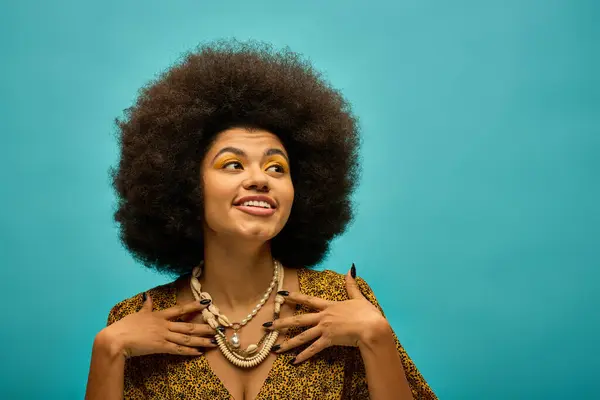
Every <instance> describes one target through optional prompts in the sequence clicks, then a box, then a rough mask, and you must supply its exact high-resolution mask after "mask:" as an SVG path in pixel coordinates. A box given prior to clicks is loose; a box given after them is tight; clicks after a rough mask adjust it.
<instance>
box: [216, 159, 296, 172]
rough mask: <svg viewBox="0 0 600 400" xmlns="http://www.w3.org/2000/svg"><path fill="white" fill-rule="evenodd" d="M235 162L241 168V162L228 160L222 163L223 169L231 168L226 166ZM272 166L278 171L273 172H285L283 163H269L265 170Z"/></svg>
mask: <svg viewBox="0 0 600 400" xmlns="http://www.w3.org/2000/svg"><path fill="white" fill-rule="evenodd" d="M236 164H237V165H239V166H240V167H242V168H243V165H242V163H241V162H239V161H229V162H227V163H225V164H223V167H222V168H223V169H231V168H228V167H229V166H230V165H236ZM273 167H276V168H278V171H274V172H277V173H280V174H283V173H284V172H285V167H284V166H283V165H280V164H271V165H269V167H268V168H267V170H269V169H270V168H273ZM233 169H239V168H233Z"/></svg>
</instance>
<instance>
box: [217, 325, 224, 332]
mask: <svg viewBox="0 0 600 400" xmlns="http://www.w3.org/2000/svg"><path fill="white" fill-rule="evenodd" d="M217 329H218V330H220V331H221V332H223V333H225V327H224V326H219V327H218V328H217Z"/></svg>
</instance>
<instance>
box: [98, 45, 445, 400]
mask: <svg viewBox="0 0 600 400" xmlns="http://www.w3.org/2000/svg"><path fill="white" fill-rule="evenodd" d="M117 123H118V127H119V130H120V139H121V140H120V145H121V159H120V163H119V165H118V168H117V169H116V170H115V171H113V181H114V187H115V189H116V192H117V194H118V199H119V203H118V209H117V211H116V214H115V219H116V221H118V222H119V223H120V229H121V239H122V241H123V243H124V244H125V246H126V247H127V248H128V249H129V250H130V251H131V253H132V254H133V255H134V256H135V257H136V259H137V260H139V261H140V262H142V263H143V264H144V265H146V266H148V267H152V268H155V269H156V270H158V271H160V272H165V273H169V274H171V275H174V276H176V277H177V279H176V280H174V281H173V282H171V283H169V284H166V285H162V286H159V287H155V288H153V289H150V290H148V291H147V292H145V293H141V294H138V295H136V296H134V297H131V298H129V299H127V300H124V301H122V302H120V303H119V304H117V305H116V306H114V307H113V309H112V310H111V311H110V314H109V318H108V326H107V327H106V328H104V329H103V330H102V331H101V332H99V333H98V335H97V336H96V338H95V341H94V345H93V350H92V361H91V368H90V375H89V380H88V387H87V395H86V398H88V399H102V400H106V399H116V398H122V397H123V394H124V396H125V397H126V398H131V399H142V398H178V399H180V398H181V399H184V398H185V399H192V398H193V399H231V398H234V399H238V400H240V399H267V398H269V399H271V398H275V399H340V398H344V399H367V398H371V399H374V400H379V399H410V398H415V399H417V398H419V399H433V398H435V395H434V394H433V392H432V391H431V389H430V388H429V387H428V385H427V383H426V382H425V381H424V379H423V377H422V376H421V374H420V373H419V372H418V370H417V369H416V368H415V366H414V365H413V363H412V361H411V360H410V358H409V357H408V356H407V354H406V352H405V351H404V349H403V348H402V346H401V345H400V343H399V342H398V339H397V338H396V336H395V334H394V332H393V331H392V329H391V327H390V325H389V324H388V322H387V320H386V319H385V317H384V316H383V314H382V311H381V308H380V307H379V305H378V303H377V301H376V299H375V296H374V295H373V292H372V291H371V289H370V288H369V286H368V285H367V284H366V283H365V282H364V280H362V279H360V278H357V277H356V267H355V266H354V265H352V268H351V269H350V271H349V272H348V274H347V275H346V276H343V275H339V274H337V273H335V272H332V271H324V272H316V271H313V270H311V269H309V268H310V267H311V266H313V265H315V264H317V263H318V262H319V261H320V260H321V259H322V258H323V257H324V255H325V254H326V252H327V250H328V246H329V242H330V241H331V239H332V238H333V237H335V236H336V235H339V234H341V233H342V232H343V231H344V229H345V227H346V226H347V224H348V222H349V221H350V220H351V216H352V212H351V202H350V195H351V193H352V191H353V189H354V187H355V184H356V182H357V176H358V165H357V158H358V143H359V137H358V128H357V123H356V119H355V117H354V116H353V115H352V112H351V110H350V107H349V105H348V104H347V103H346V101H345V100H344V99H343V97H342V96H341V95H340V93H339V92H338V91H336V90H335V89H333V88H331V87H330V86H329V84H327V83H326V82H325V81H324V80H323V79H321V77H320V75H319V74H318V73H317V72H315V71H314V70H313V68H312V67H311V65H310V64H309V63H307V62H305V61H303V60H301V59H300V57H299V56H298V55H297V54H295V53H293V52H290V51H289V50H285V51H279V52H277V51H273V50H272V49H271V48H270V47H269V46H266V45H262V44H256V43H237V42H217V43H212V44H209V45H205V46H203V47H200V48H199V49H198V50H197V51H196V52H193V53H190V54H188V55H187V56H186V57H185V58H184V60H183V61H182V62H180V63H179V64H177V65H176V66H174V67H173V68H171V69H170V70H168V71H167V72H165V73H164V74H162V75H161V76H160V77H158V79H156V80H155V81H154V82H151V84H149V85H148V86H146V87H145V88H144V89H143V90H142V91H141V93H140V96H139V98H138V100H137V102H136V104H135V105H134V106H133V107H132V108H131V109H129V110H128V112H127V114H126V117H125V118H124V119H122V120H118V121H117Z"/></svg>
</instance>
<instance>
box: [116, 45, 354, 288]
mask: <svg viewBox="0 0 600 400" xmlns="http://www.w3.org/2000/svg"><path fill="white" fill-rule="evenodd" d="M233 127H246V128H249V129H253V128H260V129H264V130H267V131H269V132H272V133H274V134H275V135H277V137H278V138H279V139H280V140H281V142H282V143H283V145H284V147H285V149H286V151H287V152H288V155H289V158H290V168H291V171H292V183H293V185H294V191H295V198H294V204H293V207H292V210H291V214H290V217H289V219H288V222H287V224H286V225H285V227H284V228H283V230H282V231H281V232H280V233H279V234H278V235H277V236H276V237H275V238H273V239H272V241H271V249H272V253H273V256H274V257H275V258H277V259H278V260H280V261H281V263H282V264H283V265H285V266H287V267H292V268H299V267H307V268H310V267H313V266H315V265H316V264H318V263H319V262H320V261H321V260H322V259H323V258H324V257H325V255H326V254H327V252H328V250H329V244H330V241H331V240H332V239H333V238H334V237H336V236H337V235H340V234H341V233H343V232H344V230H345V229H346V228H347V226H348V224H349V223H350V222H351V220H352V217H353V209H352V199H351V196H352V193H353V191H354V189H355V188H356V185H357V181H358V178H359V163H358V152H359V147H360V136H359V128H358V120H357V118H356V117H355V116H354V115H353V113H352V110H351V107H350V104H349V103H348V102H347V101H346V100H345V99H344V98H343V96H342V95H341V93H340V92H339V91H338V90H336V89H334V88H333V87H332V86H331V85H330V84H329V83H328V82H327V81H326V80H325V79H324V78H323V76H322V74H321V73H319V72H317V71H316V70H315V69H314V67H313V66H312V65H311V63H310V62H308V61H306V60H305V59H303V58H302V57H301V56H300V55H299V54H298V53H295V52H292V51H291V50H290V49H289V48H287V47H286V48H284V49H283V50H274V49H273V47H272V46H271V45H269V44H266V43H263V42H255V41H248V42H239V41H237V40H220V41H216V42H210V43H205V44H201V45H200V46H198V47H197V48H196V49H195V50H194V51H191V52H188V53H185V54H184V55H183V56H182V57H181V59H180V60H178V61H177V62H176V63H175V64H174V65H173V66H171V68H169V69H167V70H166V71H164V72H162V73H161V74H159V75H158V76H157V77H156V78H155V79H153V80H151V81H150V82H149V83H147V84H146V85H145V86H144V87H142V88H141V89H140V91H139V93H138V97H137V99H136V101H135V102H134V104H133V105H132V107H130V108H128V109H126V110H125V111H124V114H123V116H121V117H119V118H117V119H116V128H117V132H116V136H117V140H118V145H119V147H120V154H119V160H118V163H117V164H116V165H115V166H114V167H112V168H111V170H110V174H111V178H112V185H113V187H114V189H115V193H116V198H117V204H116V208H115V212H114V219H115V221H116V222H117V223H118V228H119V237H120V240H121V242H122V243H123V245H124V246H125V248H126V249H127V250H128V251H129V252H130V253H131V254H132V255H133V257H134V258H135V259H136V261H138V262H140V263H142V264H143V265H145V266H146V267H149V268H153V269H155V270H157V271H159V272H162V273H166V274H168V275H177V276H181V275H184V274H187V273H189V272H190V271H191V269H192V268H193V267H194V266H195V265H198V264H199V263H200V262H201V261H202V260H203V259H204V255H203V253H204V243H203V219H204V215H203V206H202V197H203V196H202V185H201V171H200V167H201V162H202V160H203V157H204V155H205V154H206V151H207V150H208V149H209V148H210V145H211V143H212V141H213V140H214V138H215V137H216V135H217V134H218V133H219V132H222V131H223V130H226V129H228V128H233Z"/></svg>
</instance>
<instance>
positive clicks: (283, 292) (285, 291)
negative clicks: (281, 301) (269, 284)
mask: <svg viewBox="0 0 600 400" xmlns="http://www.w3.org/2000/svg"><path fill="white" fill-rule="evenodd" d="M277 294H279V295H281V296H289V295H290V292H288V291H287V290H280V291H279V292H277Z"/></svg>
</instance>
